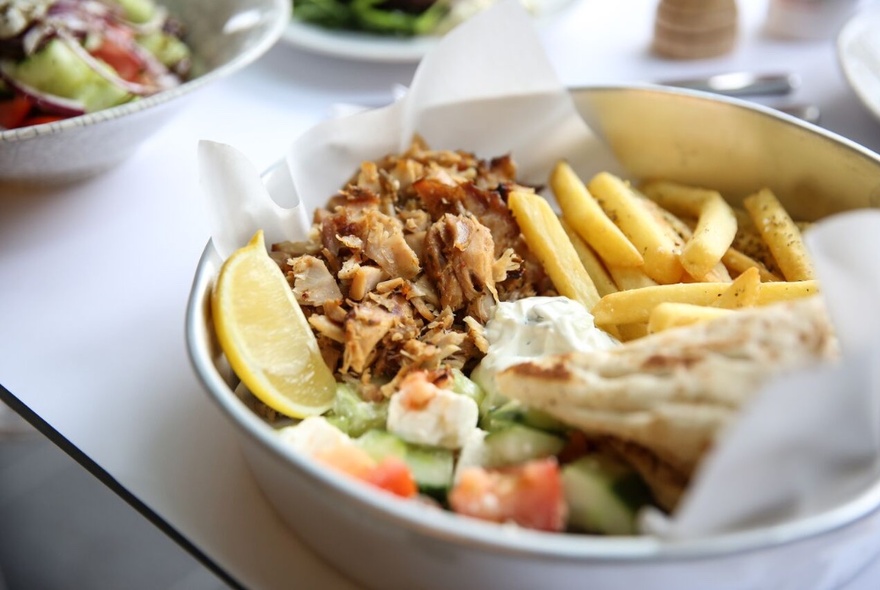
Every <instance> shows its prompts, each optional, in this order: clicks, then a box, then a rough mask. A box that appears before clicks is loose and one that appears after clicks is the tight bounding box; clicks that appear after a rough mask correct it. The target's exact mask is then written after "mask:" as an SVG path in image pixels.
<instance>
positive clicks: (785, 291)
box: [756, 279, 819, 305]
mask: <svg viewBox="0 0 880 590" xmlns="http://www.w3.org/2000/svg"><path fill="white" fill-rule="evenodd" d="M817 293H819V282H818V281H816V279H809V280H806V281H779V282H775V283H761V288H760V289H758V300H757V302H756V305H769V304H771V303H778V302H780V301H789V300H791V299H798V298H800V297H809V296H811V295H816V294H817Z"/></svg>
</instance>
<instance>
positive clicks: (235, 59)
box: [0, 0, 291, 183]
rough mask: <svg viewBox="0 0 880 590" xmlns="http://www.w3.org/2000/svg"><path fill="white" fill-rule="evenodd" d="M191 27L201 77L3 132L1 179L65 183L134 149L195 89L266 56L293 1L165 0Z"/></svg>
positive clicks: (188, 28) (0, 138)
mask: <svg viewBox="0 0 880 590" xmlns="http://www.w3.org/2000/svg"><path fill="white" fill-rule="evenodd" d="M158 3H159V4H161V5H162V6H165V7H166V8H167V9H168V11H169V13H170V14H171V15H173V16H174V17H175V18H177V19H178V20H180V21H181V22H182V23H183V25H184V27H185V29H186V38H185V41H186V43H187V44H188V45H189V46H190V48H191V49H192V52H193V66H194V68H193V69H194V71H195V72H196V75H195V77H193V78H192V79H190V80H189V81H187V82H185V83H184V84H181V85H180V86H178V87H176V88H173V89H170V90H166V91H164V92H160V93H158V94H154V95H152V96H149V97H146V98H143V99H140V100H136V101H133V102H129V103H125V104H122V105H119V106H115V107H112V108H108V109H104V110H101V111H97V112H94V113H88V114H85V115H81V116H78V117H73V118H70V119H65V120H62V121H57V122H53V123H46V124H42V125H34V126H30V127H23V128H20V129H11V130H6V131H0V182H13V183H61V182H68V181H74V180H79V179H82V178H85V177H88V176H93V175H95V174H98V173H100V172H103V171H105V170H108V169H109V168H111V167H112V166H114V165H116V164H118V163H119V162H121V161H123V160H124V159H125V158H127V157H128V156H130V155H131V154H132V153H133V152H134V151H135V150H136V149H137V148H138V147H139V146H140V145H141V144H142V143H143V141H144V140H145V139H147V138H148V137H149V136H150V135H152V134H153V133H154V132H155V131H156V130H158V129H159V128H161V127H162V126H163V125H164V124H166V123H167V122H168V121H169V120H171V119H172V117H174V116H175V115H177V114H178V113H179V111H180V110H181V107H183V106H184V105H185V104H186V103H187V102H188V99H189V98H190V97H191V95H192V94H193V92H195V91H196V90H198V89H200V88H203V87H204V86H206V85H208V84H210V83H211V82H214V81H216V80H219V79H220V78H223V77H226V76H229V75H231V74H233V73H235V72H237V71H238V70H240V69H242V68H243V67H245V66H247V65H248V64H250V63H251V62H253V61H254V60H256V59H257V58H258V57H260V56H261V55H263V54H264V53H265V52H266V51H268V49H269V48H270V47H272V45H274V44H275V42H276V41H277V40H278V39H279V38H280V36H281V33H282V32H283V31H284V28H285V27H286V26H287V23H288V21H289V20H290V10H291V8H290V1H289V0H160V1H159V2H158Z"/></svg>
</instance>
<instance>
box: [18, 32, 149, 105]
mask: <svg viewBox="0 0 880 590" xmlns="http://www.w3.org/2000/svg"><path fill="white" fill-rule="evenodd" d="M6 73H7V75H9V76H10V77H12V78H15V79H16V80H18V81H19V82H21V83H22V84H24V85H26V86H30V87H32V88H36V89H37V90H39V91H41V92H45V93H46V94H54V95H56V96H60V97H62V98H67V99H71V100H74V101H77V102H80V103H82V105H83V106H84V108H85V110H86V111H97V110H101V109H105V108H108V107H112V106H116V105H118V104H122V103H124V102H127V101H129V100H131V99H132V95H131V94H129V93H128V92H127V91H126V90H124V89H123V88H120V87H118V86H115V85H114V84H112V83H110V82H108V81H107V80H105V79H104V78H102V77H101V76H100V75H99V74H98V73H97V72H95V71H94V70H92V68H90V67H89V66H88V64H86V63H85V62H84V61H83V60H82V58H80V57H79V56H78V55H76V54H75V53H74V52H73V51H72V50H71V49H70V48H69V47H67V45H65V44H64V42H62V41H61V40H59V39H53V40H52V41H50V42H49V43H47V44H46V46H45V47H44V48H43V49H41V50H40V51H38V52H36V53H35V54H33V55H32V56H30V57H28V58H27V59H25V60H23V61H21V62H20V63H18V64H10V65H9V66H8V69H7V72H6Z"/></svg>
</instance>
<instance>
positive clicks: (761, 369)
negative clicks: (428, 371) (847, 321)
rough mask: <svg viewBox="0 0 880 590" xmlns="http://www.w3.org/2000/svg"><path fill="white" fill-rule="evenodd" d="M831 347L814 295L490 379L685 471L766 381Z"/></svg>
mask: <svg viewBox="0 0 880 590" xmlns="http://www.w3.org/2000/svg"><path fill="white" fill-rule="evenodd" d="M836 356H837V341H836V338H835V337H834V335H833V331H832V327H831V323H830V321H829V319H828V316H827V312H826V310H825V307H824V304H823V301H822V300H821V297H819V296H815V297H810V298H805V299H800V300H796V301H790V302H785V303H778V304H773V305H768V306H764V307H755V308H749V309H743V310H741V311H737V312H736V313H734V314H730V315H729V316H724V317H722V318H719V319H717V320H713V321H711V322H706V323H702V324H695V325H692V326H686V327H682V328H676V329H672V330H667V331H664V332H660V333H657V334H653V335H650V336H647V337H644V338H641V339H638V340H634V341H630V342H627V343H625V344H623V345H621V346H619V347H617V348H612V349H610V350H596V351H591V352H581V353H569V354H565V355H556V356H550V357H546V358H544V359H541V360H538V361H532V362H527V363H522V364H519V365H514V366H512V367H509V368H508V369H506V370H504V371H502V372H501V373H499V374H498V375H497V376H496V382H497V385H498V387H499V390H500V391H501V392H502V393H503V394H504V395H506V396H508V397H510V398H512V399H516V400H519V401H520V402H522V403H524V404H526V405H528V406H530V407H533V408H537V409H540V410H542V411H544V412H547V413H548V414H550V415H552V416H554V417H555V418H557V419H559V420H561V421H562V422H564V423H566V424H568V425H569V426H572V427H575V428H578V429H580V430H582V431H584V432H585V433H587V434H588V435H594V436H608V437H613V438H615V439H618V440H620V441H622V442H625V443H628V444H630V445H637V446H638V447H641V448H643V449H644V450H646V451H648V452H649V453H650V454H651V455H652V456H654V457H656V458H657V460H659V461H660V462H662V464H663V470H662V472H663V473H664V474H665V476H668V475H669V473H672V474H676V476H675V477H674V478H672V479H676V478H679V477H681V478H684V479H685V480H686V479H687V478H689V477H690V476H691V475H692V473H693V471H694V469H695V468H696V466H697V464H698V463H699V461H700V459H701V458H702V457H703V455H704V454H705V452H706V450H707V449H708V448H709V447H711V445H712V444H713V442H714V441H715V439H716V437H717V436H718V434H719V433H720V432H721V431H722V429H723V428H724V427H725V426H726V425H727V424H728V423H729V422H730V421H731V420H732V419H733V418H734V417H735V416H736V414H737V412H738V411H739V409H740V408H741V407H742V406H743V404H745V403H746V402H747V401H748V400H749V399H751V398H752V397H753V396H754V395H755V394H756V392H757V391H758V390H759V388H760V387H761V385H762V384H763V383H765V382H766V381H767V380H769V379H770V378H772V377H773V376H776V375H779V374H781V373H783V372H787V371H793V370H797V369H801V368H804V367H807V366H811V365H814V364H816V363H817V362H818V361H825V360H830V359H833V358H835V357H836ZM642 463H644V461H642ZM645 464H646V465H650V463H645ZM654 471H657V472H658V473H660V470H658V469H656V466H654ZM667 479H668V478H667ZM649 484H650V481H649ZM667 495H671V496H675V494H674V493H673V494H667Z"/></svg>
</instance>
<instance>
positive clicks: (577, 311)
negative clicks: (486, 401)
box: [472, 297, 620, 397]
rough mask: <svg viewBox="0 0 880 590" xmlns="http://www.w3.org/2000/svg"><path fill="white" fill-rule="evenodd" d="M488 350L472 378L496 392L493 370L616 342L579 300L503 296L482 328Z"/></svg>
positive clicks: (611, 346) (600, 347) (488, 389)
mask: <svg viewBox="0 0 880 590" xmlns="http://www.w3.org/2000/svg"><path fill="white" fill-rule="evenodd" d="M485 335H486V339H487V340H488V341H489V352H488V353H487V354H486V356H485V357H484V358H483V360H482V361H481V362H480V365H479V366H478V367H477V368H476V369H475V370H474V372H473V375H472V378H473V379H474V380H475V381H477V382H478V383H479V384H480V386H481V387H483V389H484V390H485V391H486V393H487V394H488V395H490V396H492V397H497V396H498V394H499V392H498V391H496V388H495V378H494V377H495V374H496V373H498V372H500V371H503V370H504V369H506V368H507V367H510V366H513V365H516V364H519V363H523V362H526V361H533V360H536V359H538V358H541V357H545V356H550V355H555V354H564V353H568V352H576V351H582V352H589V351H591V350H606V349H609V348H613V347H615V346H618V345H619V344H620V343H619V342H618V341H617V340H616V339H615V338H614V337H613V336H611V335H610V334H608V333H607V332H605V331H604V330H600V329H599V328H597V327H596V324H595V323H594V322H593V315H592V314H591V313H590V312H589V311H587V308H586V307H584V306H583V305H582V304H580V303H578V302H577V301H574V300H573V299H569V298H568V297H526V298H523V299H520V300H518V301H502V302H500V303H498V305H496V307H495V312H494V315H493V316H492V318H491V319H490V320H489V322H488V323H487V324H486V329H485Z"/></svg>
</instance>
